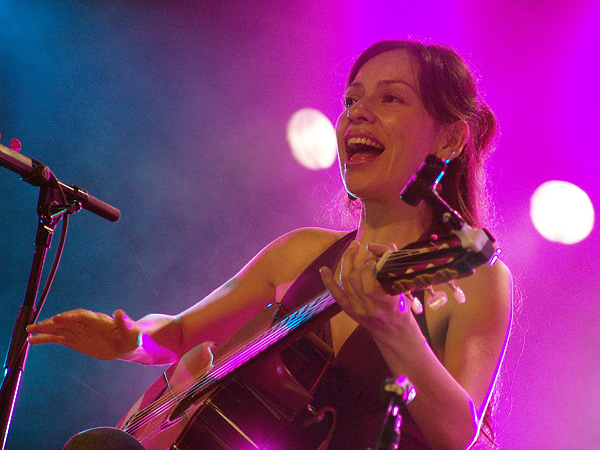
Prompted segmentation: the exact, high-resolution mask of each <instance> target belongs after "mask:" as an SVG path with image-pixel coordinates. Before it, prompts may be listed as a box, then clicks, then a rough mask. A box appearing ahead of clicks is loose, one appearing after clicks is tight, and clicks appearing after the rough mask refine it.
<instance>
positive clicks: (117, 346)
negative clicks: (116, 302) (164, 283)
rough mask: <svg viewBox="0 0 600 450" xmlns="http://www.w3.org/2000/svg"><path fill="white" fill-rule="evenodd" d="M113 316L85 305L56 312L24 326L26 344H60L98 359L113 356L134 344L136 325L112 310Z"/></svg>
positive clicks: (117, 356)
mask: <svg viewBox="0 0 600 450" xmlns="http://www.w3.org/2000/svg"><path fill="white" fill-rule="evenodd" d="M113 314H114V315H113V317H111V316H108V315H106V314H102V313H95V312H92V311H87V310H85V309H75V310H73V311H68V312H64V313H61V314H57V315H55V316H53V317H51V318H49V319H46V320H43V321H41V322H38V323H36V324H33V325H29V326H28V327H27V331H28V332H29V333H31V335H30V336H29V338H28V341H29V343H30V344H33V345H36V344H62V345H64V346H66V347H69V348H72V349H73V350H77V351H78V352H80V353H83V354H85V355H89V356H92V357H94V358H98V359H104V360H110V359H117V358H121V357H123V356H126V355H127V354H130V353H131V352H133V351H134V350H135V349H136V348H137V346H138V337H139V334H140V329H139V327H138V326H137V325H136V323H135V321H133V320H132V319H131V318H129V317H128V316H127V315H125V312H124V311H123V310H120V309H119V310H116V311H115V312H114V313H113Z"/></svg>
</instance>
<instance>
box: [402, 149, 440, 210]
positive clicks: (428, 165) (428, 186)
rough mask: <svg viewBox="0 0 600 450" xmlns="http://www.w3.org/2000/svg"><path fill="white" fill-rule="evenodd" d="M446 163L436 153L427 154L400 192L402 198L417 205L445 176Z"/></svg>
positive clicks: (411, 204) (412, 204)
mask: <svg viewBox="0 0 600 450" xmlns="http://www.w3.org/2000/svg"><path fill="white" fill-rule="evenodd" d="M444 170H446V163H445V162H444V161H442V160H441V159H440V158H438V157H437V156H435V155H427V158H425V162H423V163H422V164H421V165H420V166H419V168H418V169H417V171H416V172H415V173H414V174H413V175H412V176H411V177H410V179H409V180H408V182H407V183H406V185H405V186H404V187H403V188H402V191H401V192H400V198H402V200H404V201H405V202H406V203H408V204H409V205H410V206H417V205H418V204H419V203H421V200H423V197H424V196H426V195H427V194H428V193H429V192H431V191H433V190H434V189H435V186H436V185H437V184H438V182H439V181H440V180H441V179H442V177H443V176H444Z"/></svg>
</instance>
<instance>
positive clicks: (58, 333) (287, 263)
mask: <svg viewBox="0 0 600 450" xmlns="http://www.w3.org/2000/svg"><path fill="white" fill-rule="evenodd" d="M331 240H332V234H331V233H330V232H326V231H325V230H317V229H302V230H296V231H293V232H291V233H288V234H286V235H284V236H282V237H280V238H279V239H277V240H275V241H273V242H272V243H270V244H269V245H268V246H267V247H265V248H264V249H263V250H262V251H261V252H259V253H258V254H257V255H256V256H255V257H254V258H253V259H252V260H251V261H250V262H249V263H248V264H246V266H245V267H244V268H243V269H242V270H240V271H239V272H238V273H237V274H236V275H235V276H234V277H233V278H232V279H231V280H229V281H228V282H227V283H225V284H224V285H222V286H220V287H219V288H217V289H216V290H215V291H213V292H212V293H211V294H209V295H208V296H207V297H205V298H204V299H202V300H201V301H200V302H198V303H196V304H195V305H194V306H192V307H191V308H189V309H187V310H185V311H183V312H182V313H180V314H178V315H176V316H171V315H165V314H150V315H147V316H145V317H143V318H141V319H139V320H137V321H133V320H132V319H130V318H129V317H127V316H126V315H125V313H124V312H123V311H121V310H118V311H115V313H114V315H113V316H112V317H111V316H109V315H106V314H102V313H96V312H92V311H87V310H83V309H78V310H74V311H69V312H66V313H62V314H58V315H56V316H54V317H51V318H49V319H46V320H44V321H42V322H39V323H37V324H35V325H31V326H29V327H28V331H29V332H30V333H32V336H30V337H29V342H30V343H31V344H47V343H55V344H62V345H65V346H67V347H69V348H72V349H74V350H77V351H79V352H81V353H84V354H86V355H89V356H92V357H95V358H99V359H116V358H121V359H125V360H129V361H134V362H138V363H141V364H170V363H173V362H175V361H177V360H178V359H179V358H180V357H181V356H183V355H184V354H185V353H186V352H187V351H189V350H190V349H192V348H193V347H195V346H196V345H199V344H200V343H202V342H206V341H211V342H215V343H216V344H221V343H223V342H225V341H226V340H227V339H228V338H229V337H231V336H232V335H233V333H235V331H237V330H238V329H239V328H240V327H241V326H242V325H243V324H244V323H246V322H247V321H248V320H249V319H250V318H252V317H253V316H254V315H256V314H257V313H258V312H259V311H260V310H261V309H263V308H264V307H265V306H266V305H267V304H268V303H269V302H271V301H273V300H274V299H275V291H276V286H277V285H278V284H283V283H286V282H289V281H291V280H293V279H294V278H296V277H297V276H298V275H299V274H300V272H301V271H302V270H303V269H304V267H305V266H306V265H308V263H310V261H311V260H312V259H313V258H314V257H315V256H316V255H317V254H319V253H320V252H321V251H322V250H323V249H324V248H325V246H326V245H328V243H330V241H331Z"/></svg>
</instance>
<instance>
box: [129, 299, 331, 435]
mask: <svg viewBox="0 0 600 450" xmlns="http://www.w3.org/2000/svg"><path fill="white" fill-rule="evenodd" d="M334 303H335V300H333V298H331V297H330V296H329V295H328V294H327V293H325V294H323V295H322V296H320V297H317V298H316V299H314V300H313V301H311V302H308V303H307V304H305V305H303V306H302V307H300V308H299V309H297V310H296V311H294V312H293V313H291V314H289V315H288V316H286V317H285V318H284V319H283V320H282V321H280V322H277V324H275V325H274V326H272V327H270V328H269V329H268V330H267V331H266V332H264V333H263V334H261V335H260V336H258V337H257V338H255V339H254V340H252V341H250V342H249V343H247V344H246V345H244V346H242V347H240V348H239V349H237V350H234V351H235V354H233V355H232V356H229V357H227V356H228V355H225V357H224V359H223V360H222V361H221V363H220V364H219V366H218V367H216V368H215V369H214V370H212V371H211V372H209V373H208V374H203V378H200V379H199V380H191V381H190V382H188V383H184V384H182V385H181V386H180V387H178V388H176V389H174V390H173V394H175V396H174V397H173V398H165V399H161V400H158V401H156V402H152V403H151V404H150V405H149V406H148V407H146V408H144V409H143V410H140V411H138V412H137V413H134V414H133V415H132V416H131V417H132V418H133V417H135V415H142V416H143V417H142V418H141V419H139V420H137V421H136V422H134V423H133V424H131V425H129V426H125V427H124V429H125V430H126V431H128V432H129V433H130V434H133V433H134V432H135V431H137V430H139V429H140V428H141V427H143V426H144V425H146V424H148V423H150V422H151V421H153V420H154V419H155V418H157V417H158V416H160V415H162V413H163V412H166V411H167V410H169V409H170V408H171V407H172V406H175V405H176V404H177V403H178V402H179V401H180V399H179V394H181V393H184V392H186V391H189V392H188V394H187V395H194V393H196V392H200V391H201V390H204V389H205V388H206V386H207V385H210V384H212V383H215V382H216V381H218V380H220V379H221V378H222V377H223V376H224V375H227V374H229V373H231V372H232V371H233V370H235V369H237V368H238V367H240V366H241V365H242V364H244V363H245V362H247V361H249V360H250V359H251V358H252V357H253V356H256V355H257V354H259V353H260V352H262V351H264V350H265V349H267V348H268V347H270V346H271V345H272V344H273V343H274V342H277V341H279V340H280V339H281V338H282V337H285V336H286V335H287V334H289V333H290V332H291V331H293V330H294V329H295V328H297V327H298V326H299V325H301V324H302V323H303V322H305V321H306V320H307V319H309V318H311V317H313V316H314V315H315V313H319V312H322V311H324V310H325V309H326V308H327V307H329V306H331V305H333V304H334ZM232 353H233V352H232ZM196 378H197V377H196ZM190 388H193V389H190ZM150 409H152V411H150ZM130 419H131V418H130ZM157 431H158V430H157ZM147 437H148V436H147V435H146V436H144V438H147Z"/></svg>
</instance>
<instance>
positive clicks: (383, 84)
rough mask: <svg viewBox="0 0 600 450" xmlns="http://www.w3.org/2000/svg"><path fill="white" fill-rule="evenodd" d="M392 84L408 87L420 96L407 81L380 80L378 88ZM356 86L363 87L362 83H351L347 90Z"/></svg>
mask: <svg viewBox="0 0 600 450" xmlns="http://www.w3.org/2000/svg"><path fill="white" fill-rule="evenodd" d="M392 84H403V85H405V86H408V87H409V88H410V90H411V91H413V92H414V93H415V94H417V96H418V95H419V93H418V92H417V90H416V89H415V88H414V87H412V86H411V85H410V84H409V83H407V82H406V81H404V80H380V81H378V82H377V87H382V86H389V85H392ZM355 86H363V84H362V83H360V82H354V83H350V84H349V85H348V88H347V89H349V88H351V87H355Z"/></svg>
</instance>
